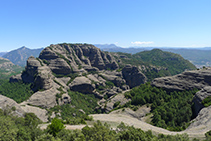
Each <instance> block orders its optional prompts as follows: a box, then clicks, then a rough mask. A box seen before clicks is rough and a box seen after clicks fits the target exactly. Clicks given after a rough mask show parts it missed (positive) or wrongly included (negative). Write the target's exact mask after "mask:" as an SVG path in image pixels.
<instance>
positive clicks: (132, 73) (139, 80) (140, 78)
mask: <svg viewBox="0 0 211 141" xmlns="http://www.w3.org/2000/svg"><path fill="white" fill-rule="evenodd" d="M122 75H123V78H124V79H125V80H126V83H127V85H129V86H130V88H133V87H136V86H139V85H140V84H144V83H146V81H147V77H146V76H145V75H144V74H143V73H142V72H141V71H140V70H139V69H138V67H136V66H131V65H126V66H125V67H124V68H123V69H122Z"/></svg>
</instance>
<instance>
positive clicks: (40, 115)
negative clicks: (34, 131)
mask: <svg viewBox="0 0 211 141" xmlns="http://www.w3.org/2000/svg"><path fill="white" fill-rule="evenodd" d="M20 105H21V108H22V109H23V111H24V112H26V113H34V114H35V115H36V116H37V117H38V118H39V119H40V120H42V122H47V121H48V115H47V113H48V112H47V110H45V109H41V108H39V107H34V106H30V105H24V104H20Z"/></svg>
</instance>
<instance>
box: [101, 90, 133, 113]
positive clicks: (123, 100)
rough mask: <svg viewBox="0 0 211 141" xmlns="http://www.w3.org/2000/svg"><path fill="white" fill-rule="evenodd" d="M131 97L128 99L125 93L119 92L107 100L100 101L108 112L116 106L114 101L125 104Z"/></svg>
mask: <svg viewBox="0 0 211 141" xmlns="http://www.w3.org/2000/svg"><path fill="white" fill-rule="evenodd" d="M129 101H130V99H126V98H125V96H124V94H117V95H116V96H114V97H111V98H109V99H108V100H107V101H104V102H102V103H101V102H99V103H101V108H102V109H104V108H105V109H104V110H105V111H106V112H109V111H111V110H112V109H113V108H114V107H113V106H114V103H116V102H120V105H124V104H125V103H127V102H129Z"/></svg>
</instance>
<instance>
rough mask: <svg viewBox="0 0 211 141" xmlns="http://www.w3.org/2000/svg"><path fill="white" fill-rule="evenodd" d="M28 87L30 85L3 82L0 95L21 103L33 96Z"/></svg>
mask: <svg viewBox="0 0 211 141" xmlns="http://www.w3.org/2000/svg"><path fill="white" fill-rule="evenodd" d="M30 87H31V84H25V83H22V82H15V83H10V82H9V81H6V80H5V81H4V82H3V83H2V84H1V85H0V94H1V95H4V96H6V97H9V98H11V99H13V100H15V101H16V102H17V103H21V102H23V101H25V100H27V99H28V98H29V97H30V96H31V95H32V94H33V91H32V90H31V88H30Z"/></svg>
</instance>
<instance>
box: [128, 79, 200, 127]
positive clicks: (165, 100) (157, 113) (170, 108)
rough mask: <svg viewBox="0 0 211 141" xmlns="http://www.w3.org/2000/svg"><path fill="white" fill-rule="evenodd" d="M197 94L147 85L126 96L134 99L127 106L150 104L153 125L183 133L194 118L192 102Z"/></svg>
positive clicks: (193, 91) (133, 90) (134, 89)
mask: <svg viewBox="0 0 211 141" xmlns="http://www.w3.org/2000/svg"><path fill="white" fill-rule="evenodd" d="M196 92H197V90H191V91H182V92H175V91H174V92H167V91H165V90H163V89H161V88H156V87H152V86H151V85H150V83H146V84H142V85H140V86H139V87H136V88H133V89H132V90H131V91H130V92H127V93H126V94H125V96H126V97H127V98H131V99H132V100H131V102H129V103H126V104H125V106H126V107H129V106H131V105H133V106H141V105H145V104H150V105H151V109H152V111H151V112H152V113H153V117H152V124H153V125H155V126H158V127H162V128H166V129H168V130H172V131H181V130H184V129H186V128H187V126H188V125H189V122H190V121H191V119H192V118H193V112H192V106H193V102H192V100H193V96H194V94H195V93H196Z"/></svg>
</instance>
